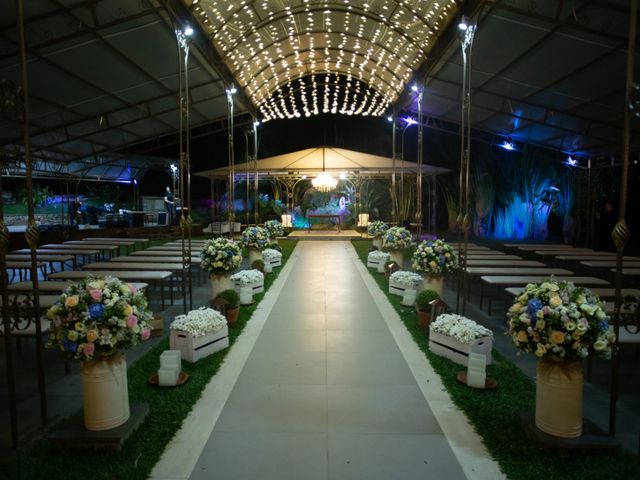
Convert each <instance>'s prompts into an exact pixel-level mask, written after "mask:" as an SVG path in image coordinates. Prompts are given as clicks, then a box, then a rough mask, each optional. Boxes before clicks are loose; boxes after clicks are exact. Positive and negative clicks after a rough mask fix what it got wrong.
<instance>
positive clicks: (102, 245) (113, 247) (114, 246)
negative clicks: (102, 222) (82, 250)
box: [63, 240, 135, 258]
mask: <svg viewBox="0 0 640 480" xmlns="http://www.w3.org/2000/svg"><path fill="white" fill-rule="evenodd" d="M63 244H64V245H77V246H85V247H94V248H97V249H98V250H102V251H104V252H108V253H109V257H110V258H111V257H113V256H115V255H119V254H120V247H125V249H126V251H127V253H128V251H129V247H130V246H133V245H135V243H134V242H128V245H126V244H124V243H120V242H109V243H107V242H106V241H104V242H90V241H85V240H67V241H66V242H63Z"/></svg>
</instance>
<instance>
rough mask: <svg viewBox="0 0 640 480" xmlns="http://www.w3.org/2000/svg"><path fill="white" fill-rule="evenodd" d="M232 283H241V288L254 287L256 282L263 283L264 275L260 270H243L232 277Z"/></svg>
mask: <svg viewBox="0 0 640 480" xmlns="http://www.w3.org/2000/svg"><path fill="white" fill-rule="evenodd" d="M230 278H231V281H232V282H234V283H239V284H240V286H244V285H252V284H254V283H256V282H262V281H263V280H264V275H263V273H262V272H261V271H260V270H255V269H254V270H241V271H239V272H238V273H234V274H233V275H231V277H230Z"/></svg>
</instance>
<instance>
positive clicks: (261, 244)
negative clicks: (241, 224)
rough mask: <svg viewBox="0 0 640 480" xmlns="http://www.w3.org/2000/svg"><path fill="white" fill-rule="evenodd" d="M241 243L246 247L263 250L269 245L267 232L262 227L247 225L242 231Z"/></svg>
mask: <svg viewBox="0 0 640 480" xmlns="http://www.w3.org/2000/svg"><path fill="white" fill-rule="evenodd" d="M242 244H243V245H244V246H245V247H247V248H257V249H258V250H264V249H265V248H267V247H268V246H269V234H268V233H267V230H265V229H264V228H262V227H248V228H247V229H245V231H244V232H242Z"/></svg>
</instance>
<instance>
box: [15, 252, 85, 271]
mask: <svg viewBox="0 0 640 480" xmlns="http://www.w3.org/2000/svg"><path fill="white" fill-rule="evenodd" d="M6 258H7V260H9V261H13V260H15V261H22V262H28V261H31V254H30V253H9V254H7V257H6ZM36 259H37V260H38V261H42V262H47V263H48V264H49V270H50V271H51V273H55V269H54V268H53V264H54V263H60V270H61V271H62V270H64V266H65V263H66V262H71V267H72V270H73V269H75V268H76V257H75V256H74V255H47V254H40V253H37V252H36Z"/></svg>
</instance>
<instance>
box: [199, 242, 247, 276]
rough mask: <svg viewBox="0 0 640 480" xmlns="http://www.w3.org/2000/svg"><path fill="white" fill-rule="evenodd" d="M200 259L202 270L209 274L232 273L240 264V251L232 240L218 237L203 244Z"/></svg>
mask: <svg viewBox="0 0 640 480" xmlns="http://www.w3.org/2000/svg"><path fill="white" fill-rule="evenodd" d="M200 259H201V261H200V264H201V265H202V268H203V270H206V271H208V272H211V273H226V272H232V271H233V270H235V269H236V268H238V266H239V265H240V262H242V251H241V250H240V246H239V245H238V244H237V243H236V242H234V241H233V240H229V239H227V238H223V237H218V238H213V239H211V240H208V241H207V242H206V243H205V245H204V247H203V249H202V251H201V252H200Z"/></svg>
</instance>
